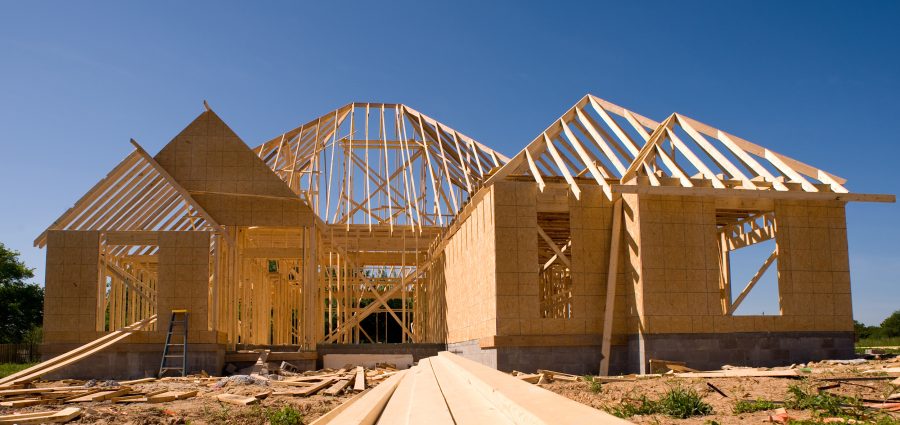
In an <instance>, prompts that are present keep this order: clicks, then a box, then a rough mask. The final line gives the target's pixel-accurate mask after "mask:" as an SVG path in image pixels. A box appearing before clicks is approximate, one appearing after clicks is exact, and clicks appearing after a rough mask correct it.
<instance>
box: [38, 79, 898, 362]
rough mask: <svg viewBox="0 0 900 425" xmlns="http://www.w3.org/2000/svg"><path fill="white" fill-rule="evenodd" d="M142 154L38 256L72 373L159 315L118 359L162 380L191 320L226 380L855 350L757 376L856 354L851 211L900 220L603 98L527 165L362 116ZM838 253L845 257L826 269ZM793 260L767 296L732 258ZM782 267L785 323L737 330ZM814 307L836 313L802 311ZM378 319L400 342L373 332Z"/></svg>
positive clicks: (762, 322)
mask: <svg viewBox="0 0 900 425" xmlns="http://www.w3.org/2000/svg"><path fill="white" fill-rule="evenodd" d="M132 144H133V145H134V148H135V150H134V151H133V152H132V153H131V154H129V155H128V156H127V157H126V158H125V159H124V160H123V161H122V162H121V163H119V164H118V165H117V166H116V167H114V168H113V170H112V171H110V173H109V174H108V175H107V176H106V177H105V178H104V179H103V180H101V181H100V182H98V183H97V185H95V186H94V187H93V188H92V189H91V190H89V191H88V192H87V193H86V194H85V195H84V196H83V197H82V198H81V199H80V200H79V201H78V202H77V203H76V204H75V205H74V206H73V207H72V208H70V209H69V210H68V211H66V212H65V213H64V214H63V215H62V216H61V217H60V218H59V219H58V220H56V221H55V222H54V223H53V224H52V225H51V226H49V227H48V229H47V230H46V231H45V232H44V233H42V234H41V235H40V236H39V237H38V238H37V239H36V240H35V245H36V246H39V247H45V246H46V247H47V248H48V253H47V264H48V273H47V304H46V314H45V328H46V329H45V334H46V339H47V346H48V353H53V352H55V351H60V350H64V349H66V348H67V347H70V346H71V345H72V344H77V343H80V342H85V341H89V340H91V339H94V338H96V337H98V336H101V335H103V334H105V333H108V332H110V331H114V330H115V329H119V328H122V327H124V326H126V325H129V324H131V323H134V322H137V321H140V320H144V319H147V318H149V317H151V316H153V315H157V314H158V315H159V316H158V317H159V320H158V324H156V325H154V327H151V328H149V329H147V330H145V331H144V332H138V333H137V334H136V335H135V336H132V337H130V338H129V343H130V344H131V348H129V349H122V350H120V351H118V352H114V353H112V354H110V355H109V359H110V360H109V361H110V362H114V360H113V359H115V358H117V357H116V356H124V355H128V354H125V353H128V352H132V353H133V352H138V353H139V354H130V355H135V356H138V357H140V359H141V360H140V362H141V364H143V363H145V362H149V361H150V360H149V359H153V358H154V356H158V351H159V350H160V349H161V347H160V346H159V344H160V343H161V338H162V336H163V335H162V333H161V331H160V330H162V329H165V327H166V326H167V324H168V316H167V314H166V313H167V312H168V311H169V310H172V309H175V308H183V309H187V310H189V311H191V312H192V313H191V314H192V315H191V317H192V319H191V320H192V322H191V329H192V332H191V334H190V335H191V339H192V341H193V342H194V343H195V344H196V346H197V347H198V350H196V352H195V353H193V354H192V355H193V356H195V360H196V361H197V362H198V364H201V365H204V366H205V367H207V368H208V370H216V368H219V369H220V368H221V365H222V362H223V353H225V352H226V351H233V350H236V349H240V348H247V347H260V346H266V347H282V348H284V349H287V348H290V350H299V351H301V352H306V353H311V354H309V356H310V357H308V358H311V359H315V357H316V355H317V351H322V350H324V349H326V348H328V349H330V348H329V347H337V346H349V345H357V344H362V345H363V346H364V345H366V344H372V345H370V347H371V348H372V349H373V350H376V351H377V350H379V349H380V350H382V351H379V352H383V348H376V347H378V345H376V344H378V343H399V345H397V346H396V349H397V350H401V351H403V350H407V351H409V350H415V349H416V348H415V347H417V346H424V345H426V344H432V346H440V347H449V348H450V349H452V350H454V351H457V352H460V353H462V354H463V355H466V356H468V357H471V358H475V359H478V360H480V361H482V362H484V363H487V364H490V365H492V366H494V367H498V368H501V369H511V368H518V369H520V370H521V369H527V368H533V367H540V366H541V364H540V362H542V361H547V360H546V359H549V358H551V357H553V356H556V357H557V360H556V361H557V364H559V363H560V362H559V359H558V357H559V353H560V352H562V353H564V355H563V357H564V358H566V360H565V361H563V362H562V365H561V367H563V368H565V369H567V370H571V371H574V372H595V371H597V370H598V369H599V371H600V372H601V373H607V372H609V371H611V370H614V371H619V370H621V371H624V370H643V369H644V367H645V365H646V363H647V360H648V359H649V357H650V356H660V355H664V356H668V358H669V359H670V360H678V358H677V357H679V352H680V351H679V349H677V348H673V347H679V346H678V345H677V344H675V345H673V344H671V341H672V339H671V338H673V337H682V338H683V336H684V335H688V336H693V335H700V336H702V337H703V338H706V339H705V340H704V341H707V340H710V341H717V340H729V339H728V337H723V335H732V336H733V335H739V336H741V338H740V339H741V340H742V341H751V342H750V344H751V345H752V344H758V343H759V341H760V336H759V334H760V333H769V334H771V333H773V332H780V334H779V335H781V336H780V337H782V338H784V339H785V340H790V339H791V338H794V339H796V338H807V339H809V338H813V339H815V338H818V339H816V340H815V342H812V343H809V344H822V345H827V344H832V346H834V345H837V346H838V348H837V349H834V350H831V351H828V350H819V349H808V350H799V351H796V350H795V352H784V350H781V351H778V350H773V353H767V354H766V355H762V356H758V357H755V358H748V359H743V360H744V362H745V363H755V364H763V363H772V362H775V361H777V360H780V359H778V356H781V357H782V358H783V357H791V356H794V357H798V358H800V357H810V358H812V357H821V356H824V355H841V353H842V351H840V350H845V349H846V346H845V345H846V344H845V339H846V332H848V331H851V330H852V318H851V315H850V310H849V308H850V307H849V302H850V298H849V277H848V276H849V273H848V269H847V267H848V266H847V260H846V230H845V224H844V221H843V217H844V215H843V211H844V205H845V204H846V202H850V201H862V202H893V201H894V196H893V195H872V194H858V193H850V192H849V191H848V190H847V189H846V188H845V187H844V184H846V181H845V180H844V179H842V178H840V177H838V176H835V175H833V174H831V173H828V172H826V171H823V170H820V169H817V168H815V167H812V166H810V165H807V164H804V163H802V162H799V161H797V160H794V159H791V158H789V157H786V156H784V155H781V154H778V153H776V152H774V151H771V150H769V149H767V148H763V147H761V146H759V145H756V144H753V143H751V142H749V141H746V140H744V139H742V138H739V137H737V136H734V135H731V134H728V133H726V132H724V131H721V130H718V129H716V128H714V127H711V126H709V125H706V124H703V123H701V122H698V121H696V120H693V119H691V118H688V117H685V116H683V115H681V114H677V113H675V114H672V115H670V116H669V117H668V118H666V119H665V120H663V121H662V122H657V121H654V120H652V119H650V118H647V117H644V116H642V115H639V114H637V113H634V112H632V111H629V110H627V109H624V108H622V107H620V106H617V105H615V104H612V103H610V102H607V101H605V100H603V99H600V98H597V97H595V96H592V95H587V96H585V97H584V98H582V99H581V100H580V101H579V102H578V103H576V104H575V105H574V106H573V107H572V108H570V109H569V110H568V111H566V112H565V113H564V114H563V115H562V116H561V117H560V118H559V119H557V120H556V121H554V122H553V123H552V124H551V125H550V126H549V127H548V128H547V129H546V130H545V131H543V132H542V133H541V134H540V135H538V137H536V138H535V139H534V140H533V141H532V142H531V143H530V144H528V145H527V146H526V147H525V148H524V149H523V150H522V151H521V152H519V153H518V154H517V155H515V156H513V157H511V158H508V157H506V156H504V155H502V154H500V153H499V152H496V151H494V150H492V149H491V148H489V147H487V146H485V145H483V144H481V143H479V142H478V141H476V140H474V139H472V138H471V137H468V136H466V135H465V134H463V133H461V132H459V131H457V130H454V129H452V128H450V127H448V126H446V125H444V124H442V123H440V122H438V121H436V120H434V119H433V118H430V117H428V116H426V115H424V114H422V113H420V112H418V111H416V110H414V109H412V108H410V107H408V106H406V105H403V104H385V103H359V102H355V103H350V104H348V105H345V106H342V107H340V108H337V109H335V110H334V111H332V112H329V113H327V114H324V115H322V116H321V117H318V118H315V119H313V120H310V121H308V122H307V123H305V124H303V125H301V126H299V127H297V128H294V129H292V130H290V131H287V132H284V133H282V134H280V135H278V136H276V137H273V138H272V139H271V140H269V141H267V142H265V143H262V144H260V145H258V146H256V147H254V148H250V147H248V146H247V145H245V144H244V143H243V142H242V141H241V140H240V139H239V138H238V136H237V135H235V134H234V133H233V132H232V131H231V130H230V129H229V128H228V127H227V125H225V123H224V122H222V120H221V119H220V118H219V117H218V116H217V115H216V114H215V113H214V112H212V111H211V110H210V109H209V108H208V107H207V110H206V111H204V112H203V113H202V114H201V115H200V116H199V117H198V118H197V119H196V120H195V121H194V122H192V123H191V124H190V125H189V126H188V127H187V128H186V129H185V130H184V131H182V133H180V134H179V135H178V136H176V137H175V139H173V140H172V142H170V143H169V144H168V145H167V146H166V147H164V148H163V149H162V151H160V153H158V154H157V155H156V156H150V155H149V154H148V153H147V152H146V151H144V149H143V148H142V147H141V146H140V145H139V144H138V143H137V142H135V141H132ZM797 229H802V230H797ZM823 234H824V235H826V236H825V239H826V241H827V242H826V243H827V244H829V252H830V254H831V255H830V256H829V259H828V261H826V262H824V263H822V264H818V265H817V267H818V270H817V271H816V270H812V269H815V267H812V266H811V265H810V264H809V263H810V261H811V260H810V258H809V255H810V252H809V251H811V250H812V248H811V247H810V244H812V243H819V242H821V235H823ZM817 237H818V238H819V239H816V238H817ZM772 239H777V241H778V244H777V247H776V249H775V251H774V252H772V254H771V255H770V256H769V257H768V258H767V259H766V260H765V261H764V262H763V264H762V265H761V267H760V270H759V272H758V273H757V275H756V276H755V277H754V278H753V279H752V280H751V281H750V282H749V283H746V284H745V283H744V282H732V281H731V280H732V279H731V277H730V273H729V268H728V264H729V258H730V255H731V252H733V251H735V250H738V249H741V248H743V247H746V246H750V245H754V244H757V243H762V242H765V241H769V240H772ZM801 246H802V247H803V248H798V247H801ZM692 248H696V249H695V251H697V252H698V253H700V254H697V256H694V257H691V256H690V255H686V254H680V253H677V252H676V251H678V250H679V249H680V250H681V251H685V250H689V249H692ZM801 262H802V263H803V264H802V265H800V266H796V264H800V263H801ZM774 263H777V269H778V273H779V281H785V282H786V283H785V284H784V286H783V287H782V288H780V295H781V298H782V300H781V301H782V316H780V317H752V316H750V317H741V316H736V315H735V314H734V313H735V311H736V309H737V308H738V307H739V306H740V305H741V303H742V301H743V300H744V299H745V297H746V295H747V294H748V293H749V292H750V291H751V290H752V289H753V288H754V285H755V284H756V283H757V281H758V280H759V276H762V274H764V273H765V272H766V270H767V269H769V268H770V267H772V265H773V264H774ZM823 270H827V274H828V277H827V279H826V278H825V277H823V276H824V275H822V273H825V272H824V271H823ZM816 273H818V274H816ZM845 275H846V276H845ZM788 283H789V284H788ZM825 283H827V284H828V289H817V288H818V287H816V288H809V287H808V286H810V285H812V286H815V285H819V286H821V285H824V284H825ZM732 286H735V287H740V288H742V290H741V292H740V293H739V294H738V295H737V296H733V290H732ZM787 286H790V287H791V288H792V289H785V288H787ZM839 286H840V288H838V287H839ZM797 294H809V295H811V294H815V296H816V297H817V299H819V298H821V299H822V302H823V303H825V304H827V305H829V306H830V307H829V309H827V310H822V311H818V310H817V311H802V312H801V311H800V309H799V307H798V306H797V303H798V301H797V300H798V298H797V297H798V295H797ZM826 296H827V297H826ZM826 298H827V299H826ZM673 299H675V300H679V301H672V300H673ZM698 300H702V302H699V301H698ZM691 310H693V311H691ZM698 312H699V313H698ZM372 317H379V318H383V319H384V320H385V321H387V322H388V323H386V324H384V326H385V327H384V332H383V333H381V331H380V329H381V328H377V329H375V332H374V335H373V329H372V328H371V327H369V326H364V323H366V320H367V318H368V320H370V321H371V320H372V319H371V318H372ZM379 323H382V322H379ZM388 325H390V326H389V327H388ZM379 326H381V325H379ZM392 332H393V333H392ZM842 338H843V339H842ZM688 339H690V338H688ZM820 340H827V341H830V342H825V343H823V342H821V341H820ZM729 341H730V340H729ZM834 341H838V342H837V343H835V342H834ZM695 342H696V341H695ZM703 343H704V344H710V343H709V342H703ZM776 345H778V344H776ZM754 347H756V345H754ZM779 347H780V345H779ZM681 351H684V352H689V351H690V350H681ZM775 351H777V353H776V352H775ZM732 354H733V353H732ZM766 356H768V357H766ZM681 357H685V355H684V353H682V355H681ZM792 358H793V357H792ZM728 359H731V357H728V355H725V356H724V357H723V356H719V357H711V358H709V359H707V360H706V361H705V363H703V365H704V366H705V365H706V364H714V363H716V362H718V361H724V360H728ZM156 360H158V358H157V359H156ZM156 360H154V361H156ZM737 360H738V361H740V360H741V359H737ZM107 367H109V366H108V365H107ZM140 372H141V371H136V370H133V369H132V370H121V373H120V375H138V374H140Z"/></svg>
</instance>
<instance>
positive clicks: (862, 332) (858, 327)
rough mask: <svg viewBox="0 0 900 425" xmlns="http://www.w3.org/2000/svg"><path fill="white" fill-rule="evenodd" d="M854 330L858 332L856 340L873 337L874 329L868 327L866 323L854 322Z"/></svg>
mask: <svg viewBox="0 0 900 425" xmlns="http://www.w3.org/2000/svg"><path fill="white" fill-rule="evenodd" d="M853 330H854V331H855V332H856V339H857V340H860V339H866V338H868V337H870V336H872V327H871V326H866V325H865V324H864V323H860V322H857V321H856V320H854V321H853Z"/></svg>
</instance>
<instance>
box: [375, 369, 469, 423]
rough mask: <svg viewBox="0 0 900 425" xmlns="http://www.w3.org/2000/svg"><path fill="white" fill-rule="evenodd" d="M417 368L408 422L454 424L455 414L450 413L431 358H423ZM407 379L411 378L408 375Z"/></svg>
mask: <svg viewBox="0 0 900 425" xmlns="http://www.w3.org/2000/svg"><path fill="white" fill-rule="evenodd" d="M417 368H418V373H416V374H415V375H414V378H415V387H414V390H413V391H414V392H413V397H412V403H411V404H410V406H409V413H408V415H407V419H406V423H408V424H424V423H428V424H431V425H453V424H454V421H453V416H452V415H450V408H449V407H448V406H447V402H446V400H445V399H444V395H443V393H442V391H441V387H440V385H439V383H438V380H437V378H436V377H435V375H434V370H433V369H432V366H431V359H430V358H426V359H422V360H421V361H419V364H418V366H417ZM407 379H409V378H408V377H407ZM388 423H390V422H388Z"/></svg>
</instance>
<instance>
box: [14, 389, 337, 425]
mask: <svg viewBox="0 0 900 425" xmlns="http://www.w3.org/2000/svg"><path fill="white" fill-rule="evenodd" d="M64 385H66V384H64V383H60V382H41V383H38V385H36V386H38V387H45V386H47V387H52V386H64ZM214 385H215V382H195V381H155V382H150V383H146V384H134V385H130V387H131V388H133V389H134V390H137V391H143V392H149V391H152V390H162V389H165V390H167V391H191V390H198V394H197V396H196V397H193V398H189V399H186V400H176V401H171V402H165V403H130V404H124V403H113V402H111V401H103V402H98V403H78V404H71V405H66V407H68V406H77V407H81V408H83V409H84V413H82V415H81V417H80V418H78V419H76V420H74V421H71V422H68V423H70V424H77V423H90V424H109V425H112V424H136V425H154V424H235V425H236V424H241V425H243V424H248V425H253V424H265V423H268V418H267V417H268V412H269V411H271V410H280V409H281V408H283V407H284V406H291V407H293V408H294V409H296V410H297V411H299V412H300V413H301V414H302V415H303V423H310V422H312V421H313V420H315V419H316V418H318V417H319V416H322V415H323V414H325V413H327V412H328V411H330V410H332V409H334V408H335V407H337V406H339V405H340V404H341V403H343V402H344V401H346V400H347V399H349V398H351V397H353V396H354V394H344V395H340V396H334V397H332V396H327V395H313V396H310V397H294V396H275V395H270V396H269V397H267V398H265V399H263V400H261V401H260V402H259V403H258V404H254V405H250V406H237V405H233V404H228V403H222V402H220V401H218V400H216V398H215V397H216V395H219V394H223V393H229V394H238V395H246V396H253V395H256V394H259V393H262V392H266V391H269V390H273V389H284V387H281V388H279V387H276V386H262V385H234V384H232V383H229V384H228V385H227V386H226V387H224V388H221V389H216V388H214ZM60 407H61V406H34V407H25V408H15V409H12V408H4V407H0V415H6V414H11V413H14V412H20V413H24V412H33V411H45V410H55V409H58V408H60Z"/></svg>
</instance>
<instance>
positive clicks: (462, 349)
mask: <svg viewBox="0 0 900 425" xmlns="http://www.w3.org/2000/svg"><path fill="white" fill-rule="evenodd" d="M447 351H449V352H451V353H454V354H458V355H460V356H463V357H465V358H467V359H469V360H473V361H476V362H478V363H481V364H483V365H485V366H490V367H492V368H494V369H497V349H496V348H487V349H483V348H481V346H480V345H479V344H478V340H477V339H473V340H469V341H460V342H453V343H450V344H447Z"/></svg>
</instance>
